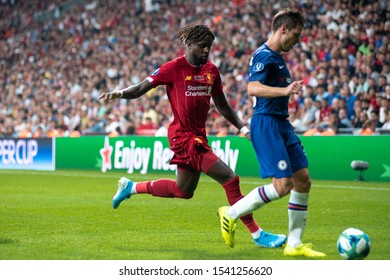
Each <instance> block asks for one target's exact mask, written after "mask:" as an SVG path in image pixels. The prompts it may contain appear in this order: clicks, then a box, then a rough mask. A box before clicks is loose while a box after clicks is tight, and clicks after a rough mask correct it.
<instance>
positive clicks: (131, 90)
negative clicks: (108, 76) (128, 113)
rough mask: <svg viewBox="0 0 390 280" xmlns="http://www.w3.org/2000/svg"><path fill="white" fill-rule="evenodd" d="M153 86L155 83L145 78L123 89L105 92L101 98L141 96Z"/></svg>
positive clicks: (132, 97) (134, 97) (133, 97)
mask: <svg viewBox="0 0 390 280" xmlns="http://www.w3.org/2000/svg"><path fill="white" fill-rule="evenodd" d="M152 88H153V85H152V84H151V83H150V82H149V81H148V80H144V81H143V82H141V83H139V84H136V85H131V86H129V87H127V88H124V89H121V90H114V91H110V92H104V93H102V94H100V96H99V100H104V101H106V100H111V99H117V98H124V99H136V98H138V97H141V96H142V95H144V94H145V93H147V92H148V91H149V90H151V89H152Z"/></svg>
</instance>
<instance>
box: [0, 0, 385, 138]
mask: <svg viewBox="0 0 390 280" xmlns="http://www.w3.org/2000/svg"><path fill="white" fill-rule="evenodd" d="M285 5H290V7H291V6H294V7H296V8H298V9H300V10H302V12H303V13H304V15H305V16H306V17H307V28H306V29H305V31H304V33H303V34H302V38H301V39H302V40H301V43H300V44H299V45H297V46H296V47H295V48H294V50H293V51H291V52H289V53H288V54H286V61H287V62H288V66H289V68H290V71H291V74H292V78H293V79H302V80H304V83H305V86H304V90H303V91H302V92H301V93H300V94H298V95H297V96H294V98H292V100H291V101H290V103H291V104H290V105H291V106H289V108H290V113H291V122H292V123H294V124H296V125H297V126H296V130H297V132H298V133H302V134H303V133H304V132H305V131H307V130H311V131H314V130H317V131H327V130H328V129H330V128H332V129H333V130H335V131H333V130H332V131H333V132H334V133H333V134H354V135H359V134H360V133H361V131H362V127H363V126H364V127H366V126H367V123H366V124H365V125H364V119H365V120H366V121H367V120H370V121H371V122H375V124H376V125H375V131H373V134H383V133H389V131H390V110H389V109H390V85H389V83H390V71H389V69H390V68H389V63H390V43H389V36H388V34H389V31H390V1H372V0H371V1H370V0H359V1H357V0H352V1H347V0H332V1H329V0H326V1H315V0H302V1H280V3H279V2H275V1H270V0H263V1H254V0H230V1H228V0H224V1H217V0H211V1H200V0H194V1H185V0H165V1H163V0H160V1H152V0H144V1H141V0H129V1H113V0H112V1H111V0H95V1H82V0H79V1H77V0H76V1H75V0H73V1H59V0H56V1H48V0H46V1H38V0H31V1H22V0H19V1H18V0H8V1H7V0H2V1H0V49H1V52H0V85H1V91H0V137H57V136H69V137H77V136H79V135H91V134H107V135H111V136H115V135H124V134H139V135H153V134H154V133H155V131H156V130H157V129H158V128H159V127H161V126H162V123H163V122H164V120H165V118H166V117H167V116H168V117H169V116H171V112H170V108H169V103H168V102H167V101H166V95H165V90H164V88H157V89H155V90H154V91H153V92H150V93H148V94H147V95H146V96H145V97H142V99H140V100H132V101H126V100H118V101H117V102H112V103H110V104H102V103H99V102H98V101H97V98H98V95H99V92H101V91H108V90H113V89H115V88H123V87H124V86H127V85H129V84H132V83H137V82H139V81H141V80H142V79H144V78H145V77H146V76H147V75H148V74H149V73H151V72H152V71H153V70H154V69H156V68H158V67H159V65H161V64H162V63H163V62H165V61H167V60H170V59H172V58H174V57H176V56H178V55H180V54H183V51H184V50H183V47H182V46H180V45H179V44H178V42H176V41H175V39H174V38H175V34H176V32H177V30H178V29H179V28H180V27H181V26H182V25H184V24H188V23H195V22H196V23H203V24H208V25H210V26H211V27H212V29H213V30H214V32H215V34H216V37H217V39H216V42H215V44H214V46H213V49H212V53H211V54H210V59H211V60H212V61H213V62H214V63H215V64H216V65H217V66H218V67H219V69H220V72H221V75H222V79H223V83H224V89H225V92H226V94H227V97H228V99H229V101H230V102H231V104H232V106H233V107H234V109H235V110H236V111H237V112H238V113H239V116H240V117H241V118H242V119H243V120H244V121H245V122H247V123H250V118H251V107H252V100H251V99H250V98H248V96H247V94H246V82H247V65H248V62H249V60H250V57H251V54H252V53H253V51H254V50H255V49H256V48H257V47H258V46H259V45H260V44H261V43H263V42H265V41H266V38H267V36H268V33H267V32H268V30H269V29H270V28H269V25H270V24H271V22H270V21H271V18H272V16H273V14H274V13H275V12H276V11H277V10H279V9H281V8H283V7H284V6H285ZM305 99H306V100H307V99H310V100H311V101H312V102H304V100H305ZM323 99H327V103H328V106H330V107H329V108H328V111H329V112H328V113H326V114H321V109H322V107H321V106H323V105H321V104H322V102H321V100H323ZM306 103H310V104H309V105H305V104H306ZM307 106H310V108H309V109H308V108H306V107H307ZM308 110H309V111H310V116H308V114H307V111H308ZM340 111H343V113H341V115H342V116H343V119H344V118H346V119H344V120H343V121H340V119H339V118H340ZM146 115H147V116H148V117H145V116H146ZM345 115H346V117H345ZM364 115H365V116H364ZM330 116H332V117H330ZM307 117H310V118H311V120H310V122H307V123H303V121H304V120H305V119H306V118H307ZM147 121H148V122H149V123H146V122H147ZM313 129H314V130H313ZM207 131H208V133H209V134H211V135H226V134H236V133H237V131H236V129H235V128H234V127H232V126H229V124H227V123H226V122H225V121H223V119H222V118H221V117H220V116H219V114H218V113H217V112H216V111H215V108H214V107H213V106H212V108H211V110H210V115H209V120H208V122H207ZM319 133H320V132H319ZM314 134H316V133H314Z"/></svg>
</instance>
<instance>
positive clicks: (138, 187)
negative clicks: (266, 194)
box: [99, 25, 286, 247]
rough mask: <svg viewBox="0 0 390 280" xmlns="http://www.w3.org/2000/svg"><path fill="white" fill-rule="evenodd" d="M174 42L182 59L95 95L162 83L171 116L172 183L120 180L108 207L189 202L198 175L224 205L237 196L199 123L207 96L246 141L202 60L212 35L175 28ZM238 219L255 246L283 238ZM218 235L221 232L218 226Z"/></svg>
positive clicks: (126, 93)
mask: <svg viewBox="0 0 390 280" xmlns="http://www.w3.org/2000/svg"><path fill="white" fill-rule="evenodd" d="M176 38H177V39H178V40H180V41H181V42H182V43H183V44H185V45H186V47H187V51H186V54H185V55H184V56H181V57H178V58H176V59H173V60H171V61H169V62H166V63H164V64H163V65H161V67H160V68H159V69H157V70H156V71H155V72H154V73H152V74H151V75H150V76H149V77H147V78H146V79H145V80H144V81H142V82H141V83H139V84H136V85H132V86H129V87H127V88H125V89H122V90H115V91H112V92H106V93H102V94H101V95H100V97H99V100H110V99H115V98H124V99H135V98H138V97H140V96H142V95H143V94H145V93H146V92H148V91H149V90H151V89H152V88H155V87H157V86H160V85H165V86H166V90H167V95H168V99H169V102H170V104H171V107H172V112H173V116H174V119H173V121H172V123H171V124H170V126H169V129H168V139H169V144H170V148H171V150H172V151H173V153H174V155H173V157H172V159H171V161H170V164H176V165H177V178H176V181H175V180H171V179H159V180H155V181H147V182H132V181H131V180H129V179H128V178H125V177H122V178H121V179H120V180H119V181H118V191H117V193H116V194H115V196H114V197H113V202H112V206H113V208H114V209H115V208H118V207H119V205H120V203H121V202H122V201H124V200H125V199H128V198H130V197H131V196H132V195H135V194H142V193H146V194H151V195H153V196H159V197H169V198H174V197H177V198H182V199H190V198H192V196H193V195H194V191H195V189H196V187H197V185H198V182H199V178H200V175H201V172H203V173H205V174H207V175H208V176H210V177H211V178H213V179H214V180H216V181H217V182H218V183H220V184H221V185H222V187H223V188H224V189H225V192H226V196H227V199H228V202H229V204H231V205H232V204H234V203H235V202H236V201H238V200H240V199H241V198H242V197H243V195H242V193H241V191H240V182H239V177H238V176H237V174H235V173H234V171H233V170H231V169H230V168H229V167H228V166H227V165H226V164H225V163H224V162H223V161H222V160H221V159H219V158H218V157H217V155H216V154H215V153H214V152H213V151H212V150H211V148H210V146H209V144H208V140H207V138H206V129H205V123H206V120H207V115H208V111H209V109H210V101H211V98H212V99H213V102H214V103H215V106H216V107H217V109H218V111H219V112H220V113H221V114H222V115H223V116H224V117H225V118H226V119H227V120H228V121H229V122H231V123H232V124H233V125H234V126H235V127H237V129H239V130H240V131H241V132H242V133H243V134H245V135H246V137H247V138H248V139H250V136H249V131H248V128H247V127H246V126H245V125H244V124H243V123H242V122H241V120H240V119H239V118H238V117H237V114H236V113H235V112H234V110H233V109H232V107H231V106H230V105H229V103H228V102H227V100H226V97H225V94H224V92H223V87H222V81H221V77H220V73H219V70H218V69H217V67H216V66H215V65H214V64H213V63H212V62H210V61H209V60H208V56H209V52H210V49H211V46H212V44H213V41H214V39H215V36H214V34H213V32H212V31H211V30H210V28H209V27H208V26H205V25H187V26H184V27H183V28H181V29H180V30H179V32H178V33H177V35H176ZM220 218H223V217H220ZM241 220H242V221H243V223H244V224H245V226H246V227H247V228H248V230H249V231H250V233H251V234H252V237H253V239H254V242H255V243H256V244H257V245H259V246H264V244H269V239H270V238H271V239H280V238H282V239H283V238H284V239H285V238H286V237H285V236H279V235H274V234H270V233H266V232H262V229H260V227H259V226H258V224H257V223H256V221H255V220H254V218H253V216H252V213H249V214H247V215H245V216H242V217H241ZM226 228H228V227H226ZM221 231H222V233H224V232H223V228H221ZM261 233H262V234H261ZM226 234H228V233H227V232H226ZM260 237H261V238H260ZM264 239H267V240H264ZM227 245H229V246H231V247H233V246H234V242H231V243H229V242H227Z"/></svg>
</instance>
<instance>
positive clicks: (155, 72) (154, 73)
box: [151, 68, 160, 76]
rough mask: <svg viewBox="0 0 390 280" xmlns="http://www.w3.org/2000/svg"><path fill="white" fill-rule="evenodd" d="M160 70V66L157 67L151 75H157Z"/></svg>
mask: <svg viewBox="0 0 390 280" xmlns="http://www.w3.org/2000/svg"><path fill="white" fill-rule="evenodd" d="M159 71H160V68H158V69H156V70H155V71H154V72H153V73H152V75H151V76H156V75H157V74H158V72H159Z"/></svg>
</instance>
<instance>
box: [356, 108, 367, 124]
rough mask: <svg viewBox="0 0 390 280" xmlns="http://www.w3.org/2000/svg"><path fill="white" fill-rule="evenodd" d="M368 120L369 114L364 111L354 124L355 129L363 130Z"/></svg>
mask: <svg viewBox="0 0 390 280" xmlns="http://www.w3.org/2000/svg"><path fill="white" fill-rule="evenodd" d="M367 120H368V114H367V112H366V111H364V110H362V111H361V112H360V114H359V116H358V118H357V120H356V121H355V122H354V128H362V127H363V124H364V123H365V122H366V121H367Z"/></svg>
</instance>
